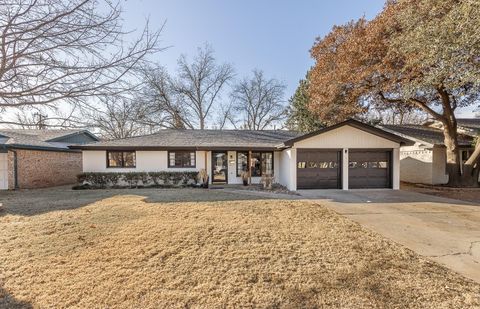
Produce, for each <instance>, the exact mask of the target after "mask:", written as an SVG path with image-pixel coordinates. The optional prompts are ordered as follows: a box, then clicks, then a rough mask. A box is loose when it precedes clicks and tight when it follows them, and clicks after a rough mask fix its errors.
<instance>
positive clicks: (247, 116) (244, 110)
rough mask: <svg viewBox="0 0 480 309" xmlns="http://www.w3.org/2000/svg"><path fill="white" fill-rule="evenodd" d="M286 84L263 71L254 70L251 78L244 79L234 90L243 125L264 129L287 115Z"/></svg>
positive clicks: (235, 103) (244, 126) (233, 98)
mask: <svg viewBox="0 0 480 309" xmlns="http://www.w3.org/2000/svg"><path fill="white" fill-rule="evenodd" d="M285 88H286V87H285V85H284V84H283V83H281V82H280V81H278V80H276V79H266V78H265V77H264V75H263V72H262V71H259V70H254V71H253V77H252V78H251V79H247V78H245V79H243V80H242V81H240V82H239V83H238V84H237V85H235V87H234V89H233V91H232V94H231V96H232V100H233V102H234V103H233V108H234V110H235V114H237V115H241V117H243V118H242V119H241V122H242V123H243V124H242V127H243V128H245V129H249V130H264V129H266V128H268V127H271V126H272V125H274V124H276V123H279V122H280V121H281V120H283V119H285V117H286V107H285V105H284V91H285Z"/></svg>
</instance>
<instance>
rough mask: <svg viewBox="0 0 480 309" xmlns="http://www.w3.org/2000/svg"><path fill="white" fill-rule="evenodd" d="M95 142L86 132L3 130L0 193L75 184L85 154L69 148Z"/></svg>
mask: <svg viewBox="0 0 480 309" xmlns="http://www.w3.org/2000/svg"><path fill="white" fill-rule="evenodd" d="M94 141H98V138H97V137H96V136H95V135H93V134H92V133H90V132H88V131H86V130H20V129H0V190H5V189H31V188H44V187H51V186H58V185H64V184H71V183H75V182H76V175H77V174H78V173H80V172H81V171H82V154H81V152H80V151H78V150H73V149H69V147H68V146H71V145H80V144H84V143H90V142H94Z"/></svg>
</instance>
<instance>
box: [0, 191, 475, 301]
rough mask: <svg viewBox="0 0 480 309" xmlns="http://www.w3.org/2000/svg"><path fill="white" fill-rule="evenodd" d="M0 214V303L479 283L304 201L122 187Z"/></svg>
mask: <svg viewBox="0 0 480 309" xmlns="http://www.w3.org/2000/svg"><path fill="white" fill-rule="evenodd" d="M132 192H133V191H132ZM138 194H141V193H140V191H139V193H138ZM179 194H181V192H180V193H179ZM0 226H1V230H0V288H1V289H0V307H8V308H11V307H19V308H20V307H22V308H23V307H34V308H58V307H73V308H162V307H163V308H164V307H201V308H212V307H268V308H279V307H285V308H306V307H309V308H313V307H342V308H367V307H368V308H371V307H380V308H447V307H448V308H468V307H478V306H480V299H479V295H480V286H479V285H478V284H475V283H473V282H472V281H469V280H467V279H465V278H463V277H461V276H460V275H458V274H455V273H453V272H452V271H449V270H447V269H446V268H444V267H442V266H440V265H438V264H436V263H433V262H430V261H428V260H426V259H423V258H421V257H419V256H418V255H416V254H414V253H413V252H412V251H409V250H407V249H405V248H403V247H401V246H399V245H397V244H395V243H392V242H390V241H388V240H386V239H384V238H382V237H380V236H379V235H377V234H374V233H373V232H369V231H367V230H365V229H363V228H362V227H360V226H359V225H358V224H356V223H353V222H351V221H349V220H348V219H346V218H344V217H341V216H339V215H337V214H335V213H333V212H332V211H330V210H328V209H326V208H325V207H323V206H322V205H318V204H315V203H313V202H304V201H279V200H251V201H245V200H244V201H223V202H199V203H194V202H174V203H153V202H145V201H144V200H143V198H142V197H141V196H137V195H122V196H113V197H108V198H105V199H102V200H99V201H97V202H93V203H91V204H89V205H86V206H84V207H79V208H75V209H66V210H56V211H51V212H42V213H39V214H34V215H22V214H15V213H13V214H12V213H8V212H5V211H4V213H3V216H2V217H0Z"/></svg>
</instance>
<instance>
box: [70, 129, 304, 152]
mask: <svg viewBox="0 0 480 309" xmlns="http://www.w3.org/2000/svg"><path fill="white" fill-rule="evenodd" d="M299 135H301V133H299V132H295V131H284V130H262V131H252V130H174V129H166V130H160V131H158V132H157V133H155V134H150V135H144V136H138V137H130V138H124V139H115V140H110V141H102V142H96V143H90V144H85V145H82V146H73V147H72V148H77V149H78V148H80V149H107V148H110V149H114V148H135V149H139V148H140V149H141V148H170V149H173V148H196V149H220V148H224V149H225V150H227V148H228V149H242V148H250V149H273V148H275V147H276V146H277V145H279V144H281V143H283V142H284V141H286V140H289V139H291V138H294V137H297V136H299Z"/></svg>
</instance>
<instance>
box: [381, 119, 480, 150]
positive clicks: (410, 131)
mask: <svg viewBox="0 0 480 309" xmlns="http://www.w3.org/2000/svg"><path fill="white" fill-rule="evenodd" d="M382 128H383V129H385V130H388V131H390V132H392V133H395V134H398V135H401V136H404V137H406V138H410V139H414V140H416V141H419V142H423V143H426V144H429V145H444V136H443V132H442V130H440V129H437V128H432V127H427V126H423V125H414V124H406V125H382ZM472 141H473V138H472V137H471V136H468V135H464V134H459V135H458V144H459V146H471V145H472Z"/></svg>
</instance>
